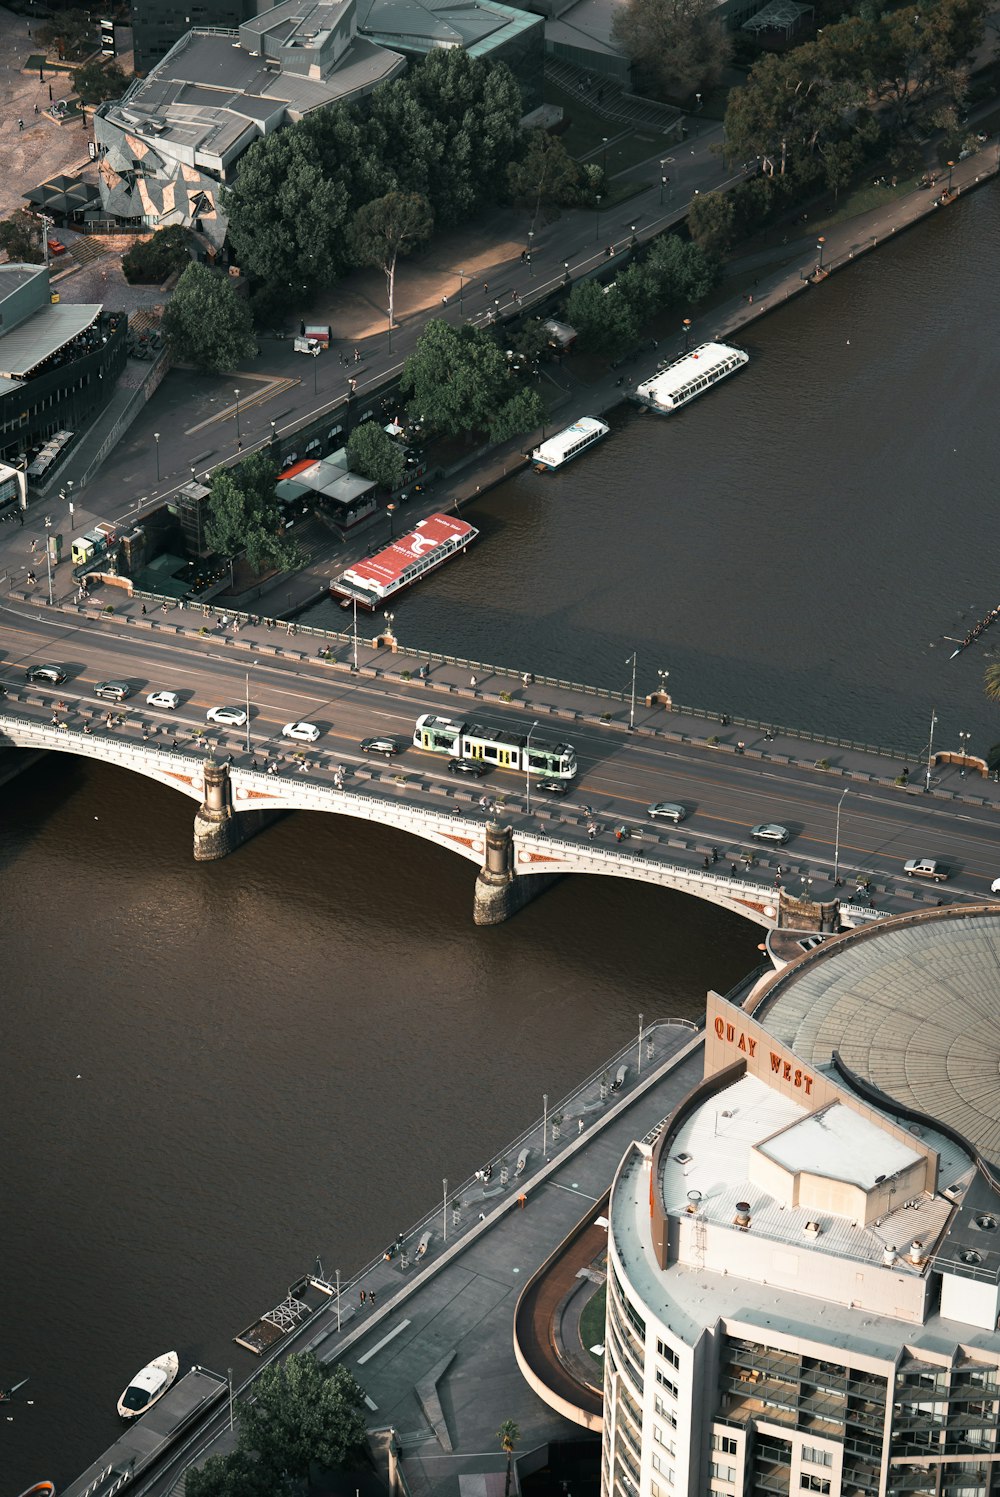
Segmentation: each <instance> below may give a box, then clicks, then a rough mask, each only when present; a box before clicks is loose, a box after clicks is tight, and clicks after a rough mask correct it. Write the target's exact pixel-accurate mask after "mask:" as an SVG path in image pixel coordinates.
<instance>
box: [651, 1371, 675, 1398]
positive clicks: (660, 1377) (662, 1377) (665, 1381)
mask: <svg viewBox="0 0 1000 1497" xmlns="http://www.w3.org/2000/svg"><path fill="white" fill-rule="evenodd" d="M656 1381H657V1382H658V1383H659V1385H660V1387H661V1388H666V1390H667V1392H668V1393H669V1394H670V1397H671V1398H676V1397H677V1384H676V1383H672V1382H671V1381H670V1379H669V1378H668V1377H667V1375H666V1373H665V1372H661V1371H660V1369H659V1368H657V1369H656Z"/></svg>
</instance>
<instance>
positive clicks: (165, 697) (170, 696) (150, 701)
mask: <svg viewBox="0 0 1000 1497" xmlns="http://www.w3.org/2000/svg"><path fill="white" fill-rule="evenodd" d="M180 703H181V699H180V697H179V696H178V695H177V693H176V691H151V692H150V693H149V695H148V696H147V698H146V706H147V707H164V708H166V710H167V711H168V712H173V710H174V708H175V707H179V706H180Z"/></svg>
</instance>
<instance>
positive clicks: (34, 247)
mask: <svg viewBox="0 0 1000 1497" xmlns="http://www.w3.org/2000/svg"><path fill="white" fill-rule="evenodd" d="M0 250H6V251H7V259H8V260H10V261H12V262H16V261H18V260H23V261H24V263H25V264H26V265H40V264H41V263H42V261H43V260H44V259H45V251H44V250H43V249H42V225H41V224H40V223H39V221H38V219H37V218H33V217H32V215H31V214H30V213H27V212H26V211H25V210H24V209H23V208H18V210H17V212H16V213H12V214H11V216H10V218H5V219H4V220H3V222H2V223H0Z"/></svg>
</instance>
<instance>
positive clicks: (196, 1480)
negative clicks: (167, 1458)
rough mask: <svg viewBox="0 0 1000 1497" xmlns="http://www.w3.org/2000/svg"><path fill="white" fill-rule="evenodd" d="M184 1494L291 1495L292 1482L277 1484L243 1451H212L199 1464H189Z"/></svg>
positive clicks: (201, 1496) (229, 1496)
mask: <svg viewBox="0 0 1000 1497" xmlns="http://www.w3.org/2000/svg"><path fill="white" fill-rule="evenodd" d="M184 1491H185V1497H285V1494H286V1493H288V1494H289V1497H291V1491H292V1484H291V1483H290V1482H282V1483H280V1484H276V1483H275V1482H274V1481H273V1480H272V1479H269V1478H268V1476H267V1474H266V1473H265V1472H263V1471H262V1470H261V1468H260V1466H259V1465H258V1464H257V1462H256V1461H253V1460H251V1459H250V1458H249V1457H248V1456H247V1455H246V1454H245V1453H244V1452H243V1451H241V1450H234V1451H233V1452H232V1453H231V1454H230V1455H211V1456H209V1458H208V1460H207V1461H206V1462H205V1464H204V1465H203V1466H201V1467H195V1466H189V1467H188V1471H187V1477H186V1480H185V1486H184Z"/></svg>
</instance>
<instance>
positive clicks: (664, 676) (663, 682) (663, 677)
mask: <svg viewBox="0 0 1000 1497" xmlns="http://www.w3.org/2000/svg"><path fill="white" fill-rule="evenodd" d="M656 674H657V675H658V676H659V678H660V696H661V697H665V696H669V693H668V691H667V681H668V679H669V676H670V672H669V671H657V672H656Z"/></svg>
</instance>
